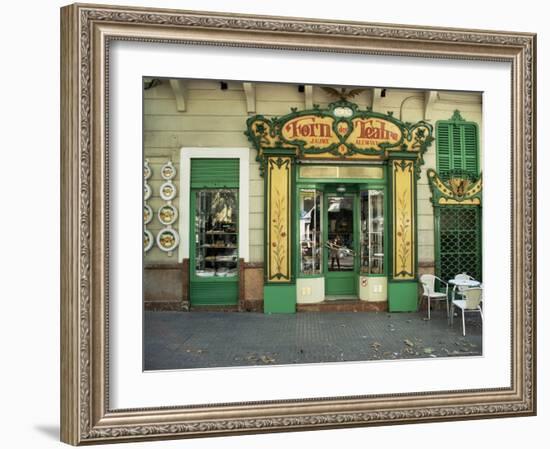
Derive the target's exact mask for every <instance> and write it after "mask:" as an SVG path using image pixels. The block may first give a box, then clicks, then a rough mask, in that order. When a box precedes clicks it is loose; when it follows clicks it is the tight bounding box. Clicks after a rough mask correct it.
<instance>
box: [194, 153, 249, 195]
mask: <svg viewBox="0 0 550 449" xmlns="http://www.w3.org/2000/svg"><path fill="white" fill-rule="evenodd" d="M208 187H227V188H238V187H239V159H191V188H194V189H200V188H208Z"/></svg>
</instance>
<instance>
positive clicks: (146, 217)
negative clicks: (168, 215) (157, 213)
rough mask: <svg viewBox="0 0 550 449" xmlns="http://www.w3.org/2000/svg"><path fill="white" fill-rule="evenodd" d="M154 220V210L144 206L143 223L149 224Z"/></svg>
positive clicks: (146, 205)
mask: <svg viewBox="0 0 550 449" xmlns="http://www.w3.org/2000/svg"><path fill="white" fill-rule="evenodd" d="M152 219H153V209H151V206H149V205H148V204H144V205H143V223H144V224H149V223H151V220H152Z"/></svg>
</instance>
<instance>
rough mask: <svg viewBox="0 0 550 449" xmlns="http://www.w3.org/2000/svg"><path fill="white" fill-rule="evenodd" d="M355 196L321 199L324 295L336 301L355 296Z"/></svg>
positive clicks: (330, 196)
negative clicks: (323, 227)
mask: <svg viewBox="0 0 550 449" xmlns="http://www.w3.org/2000/svg"><path fill="white" fill-rule="evenodd" d="M356 203H357V204H358V197H357V194H328V195H327V198H326V200H325V208H326V210H325V217H326V219H325V222H324V223H325V244H324V247H325V248H326V250H325V254H326V255H325V259H324V260H325V295H326V299H329V300H338V299H348V298H356V297H357V263H356V260H357V258H356V257H355V255H356V248H355V245H356V241H357V239H356V237H355V236H354V233H355V232H357V231H358V227H357V226H356V224H355V223H356V220H357V223H358V216H357V213H356V210H357V208H356V207H355V204H356Z"/></svg>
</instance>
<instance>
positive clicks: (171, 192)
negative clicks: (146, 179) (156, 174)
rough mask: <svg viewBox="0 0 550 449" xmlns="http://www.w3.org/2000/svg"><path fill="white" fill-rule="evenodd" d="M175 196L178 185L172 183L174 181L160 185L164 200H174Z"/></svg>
mask: <svg viewBox="0 0 550 449" xmlns="http://www.w3.org/2000/svg"><path fill="white" fill-rule="evenodd" d="M175 196H176V186H175V185H174V184H173V183H172V181H168V182H165V183H164V184H163V185H161V186H160V197H161V198H162V199H163V200H164V201H170V200H173V199H174V198H175Z"/></svg>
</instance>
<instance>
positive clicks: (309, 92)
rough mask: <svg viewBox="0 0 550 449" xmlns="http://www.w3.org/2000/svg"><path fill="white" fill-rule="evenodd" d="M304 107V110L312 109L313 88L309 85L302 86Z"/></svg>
mask: <svg viewBox="0 0 550 449" xmlns="http://www.w3.org/2000/svg"><path fill="white" fill-rule="evenodd" d="M304 105H305V108H306V109H313V86H312V85H311V84H306V85H305V86H304Z"/></svg>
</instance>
